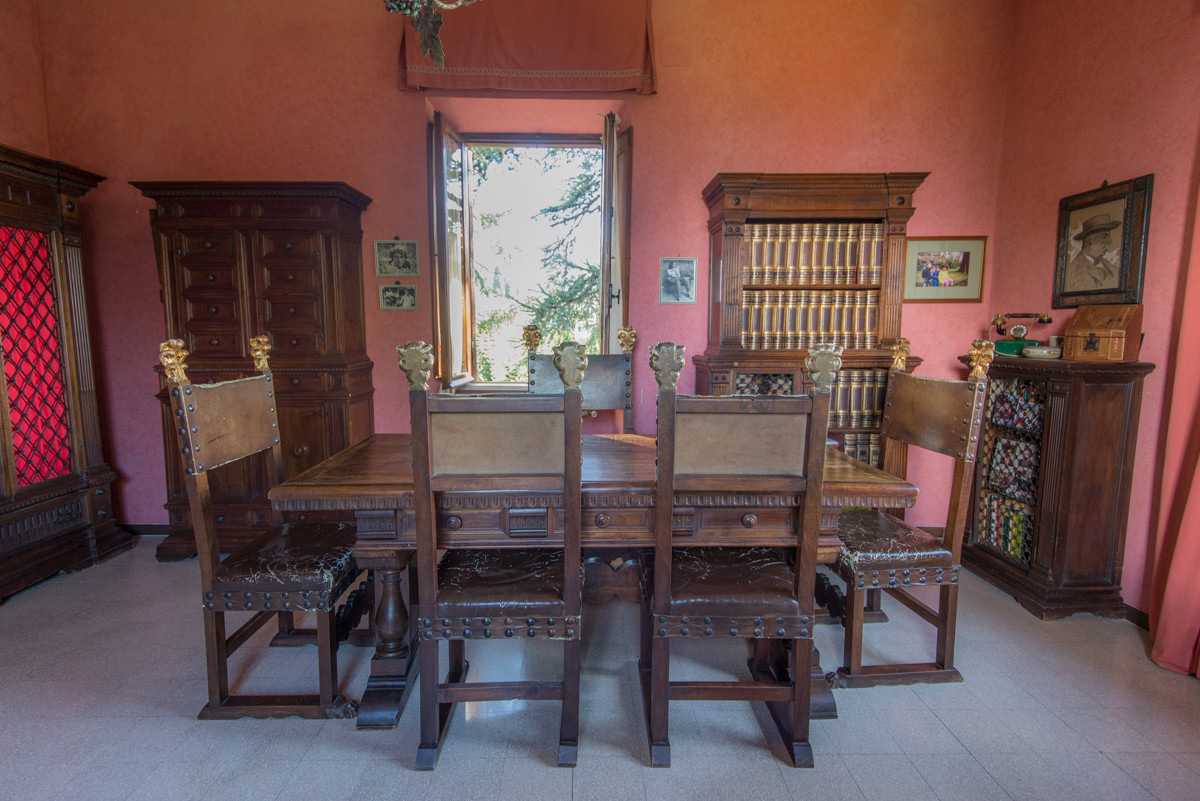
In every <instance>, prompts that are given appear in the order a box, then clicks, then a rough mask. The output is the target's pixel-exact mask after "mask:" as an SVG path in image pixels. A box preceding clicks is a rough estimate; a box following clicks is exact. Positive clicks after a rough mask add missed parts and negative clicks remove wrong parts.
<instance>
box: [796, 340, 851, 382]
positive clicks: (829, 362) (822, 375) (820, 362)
mask: <svg viewBox="0 0 1200 801" xmlns="http://www.w3.org/2000/svg"><path fill="white" fill-rule="evenodd" d="M804 366H805V367H807V368H808V375H809V377H810V378H811V379H812V383H813V391H814V392H829V390H830V388H832V387H833V382H834V381H836V380H837V373H838V370H840V369H841V367H842V346H841V345H813V346H812V348H811V349H809V351H808V358H807V359H805V360H804Z"/></svg>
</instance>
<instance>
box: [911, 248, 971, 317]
mask: <svg viewBox="0 0 1200 801" xmlns="http://www.w3.org/2000/svg"><path fill="white" fill-rule="evenodd" d="M986 260H987V237H986V236H956V237H933V236H910V237H909V238H908V242H907V245H906V249H905V254H904V293H903V300H904V302H905V303H981V302H982V301H983V276H984V269H985V267H986Z"/></svg>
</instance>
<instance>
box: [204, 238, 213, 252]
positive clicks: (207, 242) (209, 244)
mask: <svg viewBox="0 0 1200 801" xmlns="http://www.w3.org/2000/svg"><path fill="white" fill-rule="evenodd" d="M212 246H213V243H212V240H211V239H205V240H204V247H206V248H208V249H209V250H212Z"/></svg>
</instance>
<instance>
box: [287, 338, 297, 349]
mask: <svg viewBox="0 0 1200 801" xmlns="http://www.w3.org/2000/svg"><path fill="white" fill-rule="evenodd" d="M288 344H289V345H291V346H292V347H293V348H294V347H296V346H297V345H299V344H300V340H298V339H296V338H295V337H292V338H291V339H289V340H288Z"/></svg>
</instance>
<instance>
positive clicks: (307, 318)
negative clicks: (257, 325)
mask: <svg viewBox="0 0 1200 801" xmlns="http://www.w3.org/2000/svg"><path fill="white" fill-rule="evenodd" d="M266 305H267V326H268V327H269V328H272V329H278V328H284V327H298V328H309V327H316V326H317V324H318V323H319V322H320V313H321V311H320V304H318V303H317V301H315V300H308V299H305V298H272V297H267V298H266Z"/></svg>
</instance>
